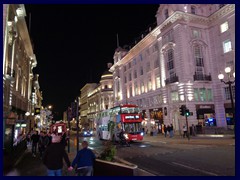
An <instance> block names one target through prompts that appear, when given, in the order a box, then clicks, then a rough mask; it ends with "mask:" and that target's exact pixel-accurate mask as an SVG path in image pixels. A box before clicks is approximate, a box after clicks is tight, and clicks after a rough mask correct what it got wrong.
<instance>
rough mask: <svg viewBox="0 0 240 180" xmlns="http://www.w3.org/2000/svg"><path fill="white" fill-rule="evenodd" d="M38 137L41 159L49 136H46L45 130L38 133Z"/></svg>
mask: <svg viewBox="0 0 240 180" xmlns="http://www.w3.org/2000/svg"><path fill="white" fill-rule="evenodd" d="M40 134H41V135H40V138H39V143H38V144H39V153H40V158H41V159H42V156H43V153H44V152H45V150H46V148H47V146H48V144H49V138H48V136H47V133H46V132H41V133H40Z"/></svg>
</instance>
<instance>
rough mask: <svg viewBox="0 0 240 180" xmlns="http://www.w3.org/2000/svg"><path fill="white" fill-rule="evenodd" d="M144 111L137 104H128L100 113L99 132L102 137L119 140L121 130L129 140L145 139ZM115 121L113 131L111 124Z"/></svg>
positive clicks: (98, 120)
mask: <svg viewBox="0 0 240 180" xmlns="http://www.w3.org/2000/svg"><path fill="white" fill-rule="evenodd" d="M142 120H143V119H142V113H141V111H140V108H139V107H138V106H137V105H133V104H126V105H120V106H116V107H113V108H111V109H108V110H105V111H102V112H101V113H99V116H98V119H97V133H98V136H99V138H100V139H107V140H109V139H112V138H115V140H118V133H119V131H120V130H123V131H124V136H125V138H126V139H127V140H128V141H138V140H143V132H142ZM110 123H114V124H115V126H114V129H113V132H111V130H110V129H109V124H110Z"/></svg>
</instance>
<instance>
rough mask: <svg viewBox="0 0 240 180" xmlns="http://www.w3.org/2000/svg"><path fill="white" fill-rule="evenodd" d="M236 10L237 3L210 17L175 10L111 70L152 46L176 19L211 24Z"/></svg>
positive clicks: (184, 21) (183, 21)
mask: <svg viewBox="0 0 240 180" xmlns="http://www.w3.org/2000/svg"><path fill="white" fill-rule="evenodd" d="M234 11H235V5H234V4H229V5H226V6H224V7H223V8H221V9H219V10H218V11H216V12H215V13H213V14H212V15H210V16H209V17H204V16H199V15H195V14H190V13H185V12H181V11H175V12H174V13H173V14H172V15H171V16H170V17H169V18H168V19H166V20H165V21H164V22H163V23H162V24H160V25H159V26H157V27H156V28H155V29H153V30H152V31H151V32H150V33H149V34H148V35H147V36H145V37H144V38H143V39H142V40H141V41H140V42H139V43H138V44H136V45H135V46H134V47H133V48H132V49H131V50H130V51H129V52H128V53H127V54H126V56H124V57H123V58H122V59H121V60H120V61H118V62H117V63H115V64H114V65H113V66H112V67H111V69H110V71H111V72H113V71H114V69H115V68H116V67H117V66H121V65H122V64H125V63H127V62H128V61H130V60H131V59H132V58H134V57H135V56H136V55H138V54H139V53H140V52H141V51H142V50H143V49H145V48H146V47H148V46H150V45H151V44H152V43H153V42H154V41H155V40H156V39H157V37H158V36H160V35H161V32H162V31H164V30H165V29H166V28H169V27H170V26H172V25H173V24H174V23H175V22H176V21H179V22H182V23H197V24H201V25H206V26H209V25H211V24H212V23H213V22H214V21H215V20H218V19H220V18H222V17H223V16H226V15H228V14H229V13H232V12H234Z"/></svg>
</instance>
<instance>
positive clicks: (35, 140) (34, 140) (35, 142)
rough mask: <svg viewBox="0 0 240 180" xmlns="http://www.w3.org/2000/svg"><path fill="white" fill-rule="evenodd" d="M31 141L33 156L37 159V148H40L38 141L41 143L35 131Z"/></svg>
mask: <svg viewBox="0 0 240 180" xmlns="http://www.w3.org/2000/svg"><path fill="white" fill-rule="evenodd" d="M31 141H32V155H33V157H36V155H37V146H38V141H39V134H38V131H35V133H34V134H33V135H32V136H31Z"/></svg>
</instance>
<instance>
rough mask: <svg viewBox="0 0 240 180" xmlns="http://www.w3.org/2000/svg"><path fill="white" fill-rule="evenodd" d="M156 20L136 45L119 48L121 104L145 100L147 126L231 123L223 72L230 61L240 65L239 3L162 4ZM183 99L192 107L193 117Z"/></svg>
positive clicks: (116, 69)
mask: <svg viewBox="0 0 240 180" xmlns="http://www.w3.org/2000/svg"><path fill="white" fill-rule="evenodd" d="M156 20H157V27H155V28H154V29H153V30H151V29H150V31H149V33H148V34H147V35H146V36H143V38H142V39H141V40H140V41H139V42H138V43H137V44H136V45H135V46H134V47H132V48H131V49H129V50H126V49H122V48H120V47H119V48H117V49H116V51H115V54H114V64H113V66H112V67H111V69H110V71H111V72H113V81H114V82H113V89H114V102H115V104H118V103H122V104H124V103H133V104H137V105H139V107H141V109H142V111H143V113H144V115H145V121H144V125H145V126H147V127H150V126H156V125H157V126H158V128H159V127H161V126H160V125H161V124H166V125H168V124H173V126H174V129H175V130H177V131H179V132H181V130H182V127H183V125H184V124H186V123H188V124H189V125H191V124H194V125H202V126H217V127H223V128H227V127H229V128H231V127H232V125H233V124H232V123H231V122H230V121H229V119H231V114H232V113H233V111H232V109H231V102H230V98H229V88H228V86H227V85H225V84H224V83H221V81H220V80H219V79H218V74H219V73H220V72H223V71H224V68H225V67H231V69H233V70H234V71H235V53H234V49H235V5H234V4H160V6H159V9H158V11H157V13H156ZM234 87H235V86H233V94H234V99H235V88H234ZM181 105H186V107H187V108H188V109H189V111H190V112H192V115H191V116H189V117H188V121H187V122H186V119H185V117H184V116H180V114H179V107H180V106H181Z"/></svg>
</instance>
